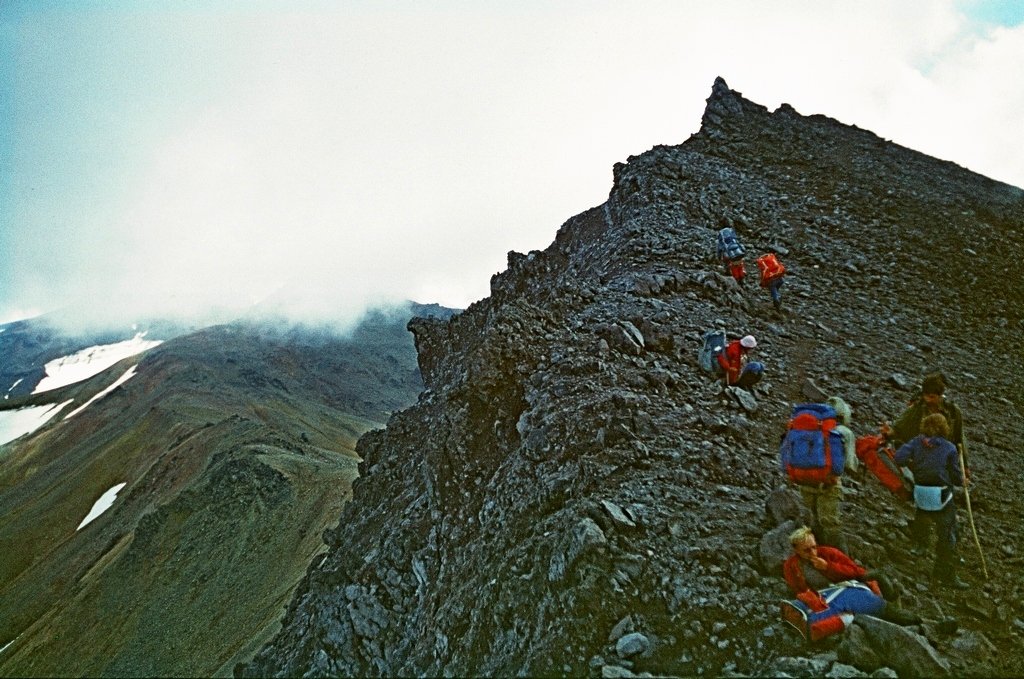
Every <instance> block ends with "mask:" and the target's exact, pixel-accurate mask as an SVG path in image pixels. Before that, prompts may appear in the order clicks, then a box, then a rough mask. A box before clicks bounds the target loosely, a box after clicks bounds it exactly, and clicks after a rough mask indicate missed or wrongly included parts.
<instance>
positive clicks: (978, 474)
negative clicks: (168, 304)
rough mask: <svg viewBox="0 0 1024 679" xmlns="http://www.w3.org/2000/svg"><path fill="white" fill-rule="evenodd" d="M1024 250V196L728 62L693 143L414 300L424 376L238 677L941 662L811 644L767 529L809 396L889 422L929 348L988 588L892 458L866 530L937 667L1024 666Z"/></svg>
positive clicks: (853, 520) (688, 671) (859, 486)
mask: <svg viewBox="0 0 1024 679" xmlns="http://www.w3.org/2000/svg"><path fill="white" fill-rule="evenodd" d="M724 226H731V227H733V228H735V229H736V231H737V232H738V233H739V235H740V237H741V239H742V240H743V241H744V243H745V244H746V246H747V250H748V267H751V266H752V259H753V255H756V254H760V253H762V252H767V251H774V252H777V253H779V255H780V258H781V259H782V260H783V262H784V263H785V264H786V266H787V267H788V270H789V275H788V276H787V279H786V283H785V285H784V287H783V310H782V311H775V310H774V309H773V308H772V305H771V303H770V300H769V297H768V294H767V292H766V291H765V290H763V289H760V288H758V287H757V286H756V284H754V285H751V284H748V285H747V286H746V287H740V286H738V285H736V284H735V282H734V281H733V280H732V279H731V278H729V277H728V276H727V275H724V274H725V272H724V270H723V269H722V267H721V265H720V264H719V263H718V261H717V260H716V259H715V255H714V241H715V234H716V232H717V231H718V230H719V229H720V228H722V227H724ZM1022 248H1024V191H1021V190H1020V189H1018V188H1014V187H1011V186H1008V185H1006V184H1002V183H1000V182H997V181H993V180H991V179H988V178H986V177H983V176H980V175H978V174H975V173H973V172H970V171H968V170H966V169H964V168H962V167H959V166H957V165H955V164H953V163H950V162H944V161H940V160H937V159H934V158H931V157H928V156H926V155H923V154H921V153H918V152H915V151H913V150H910V149H907V148H904V147H901V146H899V145H897V144H894V143H892V142H889V141H886V140H884V139H881V138H879V137H878V136H876V135H874V134H872V133H871V132H868V131H865V130H861V129H857V128H856V127H851V126H848V125H844V124H841V123H839V122H837V121H835V120H832V119H830V118H827V117H824V116H820V115H814V116H802V115H800V114H798V113H797V112H796V111H794V110H793V108H792V107H790V106H788V105H783V106H781V107H780V108H779V109H778V110H776V111H771V112H770V111H768V110H767V109H766V108H764V107H762V106H760V105H757V104H755V103H753V102H751V101H748V100H746V99H744V98H743V97H742V96H741V94H740V93H738V92H736V91H733V90H731V89H730V88H729V87H728V86H727V85H726V83H725V82H724V81H722V80H721V79H719V80H717V81H716V82H715V84H714V87H713V89H712V93H711V96H710V98H709V99H708V104H707V109H706V111H705V114H704V117H703V121H702V126H701V129H700V131H699V132H698V133H697V134H695V135H693V136H692V137H691V138H690V139H688V140H687V141H686V142H684V143H682V144H680V145H677V146H658V147H655V148H653V149H651V150H650V151H647V152H646V153H643V154H641V155H638V156H634V157H631V158H629V159H628V162H626V163H624V164H617V165H616V166H615V168H614V182H613V186H612V188H611V191H610V193H609V196H608V200H607V201H606V202H605V203H604V204H603V205H600V206H597V207H595V208H592V209H589V210H587V211H585V212H582V213H581V214H579V215H577V216H575V217H573V218H571V219H569V220H568V221H567V222H566V223H565V224H564V225H563V226H562V227H561V228H560V229H559V230H558V232H557V234H556V235H555V239H554V242H553V243H552V244H551V245H550V246H549V247H548V248H547V249H545V250H543V251H535V252H531V253H529V254H525V255H524V254H518V253H510V254H509V261H508V268H507V269H506V270H505V271H503V272H501V273H499V274H496V275H495V276H494V277H493V278H492V280H491V295H490V296H489V297H488V298H486V299H484V300H482V301H480V302H478V303H476V304H474V305H472V306H471V307H470V308H469V309H467V310H466V311H465V312H463V313H461V314H459V315H456V316H454V317H452V318H450V319H414V320H413V321H412V322H410V324H409V328H410V329H411V330H412V332H413V334H414V335H415V340H416V347H417V351H418V356H419V366H420V370H421V373H422V375H423V379H424V383H425V387H426V389H425V391H423V393H422V394H421V395H420V396H419V401H418V403H416V405H414V406H412V407H410V408H408V409H406V410H403V411H401V412H399V413H397V414H395V415H393V416H392V417H391V418H390V420H389V421H388V426H387V428H386V429H384V430H378V431H373V432H370V433H368V434H366V435H364V436H363V437H362V438H361V439H360V440H359V443H358V445H357V452H358V453H359V455H360V456H361V458H362V461H361V462H360V465H359V472H360V478H359V479H357V480H356V481H355V482H354V485H353V489H354V493H353V499H352V501H351V502H350V503H348V504H347V505H346V506H345V508H344V509H343V510H342V512H341V517H340V521H338V522H337V527H336V528H333V529H331V530H329V531H327V532H326V533H325V539H326V542H327V547H326V552H325V553H324V554H323V555H322V557H319V558H318V559H317V560H316V561H315V563H313V564H312V565H311V566H310V568H309V570H308V573H307V574H306V576H305V578H304V579H303V580H302V581H301V583H300V584H299V585H298V587H297V589H296V590H295V595H294V597H293V598H292V600H291V603H290V604H289V606H288V611H287V614H286V615H285V617H284V619H283V621H282V627H281V629H280V631H279V632H278V633H277V634H276V636H274V638H273V639H272V641H270V642H269V643H268V644H267V645H266V646H265V647H263V649H262V650H261V651H260V652H259V653H258V654H257V655H256V657H255V659H254V660H253V661H252V662H251V663H248V664H245V665H240V666H239V667H237V668H236V674H238V675H241V676H259V675H277V676H322V675H350V676H351V675H355V676H360V675H392V676H412V675H419V676H422V675H428V676H456V675H503V676H512V675H530V676H543V675H561V674H571V675H575V676H586V675H590V676H630V674H631V673H637V674H640V673H644V672H649V673H653V674H656V675H664V674H669V675H685V676H692V675H697V674H704V675H731V676H738V675H744V674H751V675H765V674H771V675H780V674H789V675H790V676H795V675H794V673H797V674H796V675H800V673H803V674H807V673H809V674H810V675H816V676H822V675H825V674H826V672H829V671H835V672H861V673H862V675H863V676H867V674H866V673H867V672H872V671H875V670H877V669H879V668H881V667H885V666H888V667H890V668H895V669H896V670H897V671H898V672H899V674H900V675H901V676H914V675H915V674H920V673H924V672H925V671H924V670H921V669H920V667H919V666H917V665H914V664H913V658H909V657H908V654H909V651H908V650H906V649H903V650H900V648H898V649H897V650H896V651H893V652H890V653H885V652H882V651H880V650H879V649H878V648H877V647H876V648H875V649H874V650H872V647H871V645H870V644H869V643H868V642H867V641H865V637H864V634H863V632H858V633H856V634H855V633H854V632H856V631H857V630H858V629H859V628H857V627H856V626H855V627H854V628H851V630H850V631H849V633H848V634H846V635H844V637H843V639H842V641H839V642H835V643H833V644H832V646H830V647H828V648H826V649H821V648H815V647H805V646H804V645H803V644H802V642H800V641H799V640H798V639H797V637H796V635H795V634H793V633H792V632H791V631H789V630H787V629H784V628H783V627H782V625H781V624H780V623H779V622H778V611H777V605H776V602H777V601H778V600H779V599H781V598H785V597H787V596H788V593H787V590H786V588H785V586H784V584H783V582H782V579H781V577H780V576H779V574H778V572H777V571H775V570H774V569H773V568H772V565H771V563H769V562H768V561H767V560H766V559H765V556H764V554H763V548H762V539H763V538H764V536H765V535H766V534H768V533H770V532H771V531H773V530H775V529H777V526H778V524H779V523H780V520H779V517H778V516H776V515H775V513H773V512H771V511H767V510H766V504H768V499H769V496H770V495H771V494H772V492H773V490H775V489H777V488H778V487H779V486H780V485H782V478H781V476H780V473H779V471H778V465H777V450H778V441H779V437H780V435H781V434H782V432H783V431H784V430H785V427H786V421H787V417H788V415H789V412H790V408H791V406H792V405H793V404H794V403H797V402H801V401H805V400H807V399H808V398H809V396H811V395H815V394H817V391H819V390H820V392H823V393H825V394H835V395H840V396H842V397H843V398H845V399H846V400H847V401H848V402H849V403H850V404H851V405H852V407H853V410H854V422H853V429H854V430H855V432H857V433H858V434H866V433H870V432H873V431H875V430H876V428H877V424H878V423H879V422H881V421H882V420H885V419H891V418H892V417H894V416H895V415H896V414H898V413H899V412H900V411H901V410H902V408H903V407H904V406H905V404H906V403H907V401H908V399H909V398H911V396H912V390H913V389H914V387H915V386H916V385H917V383H918V382H919V380H920V378H921V376H923V375H924V374H926V373H929V372H932V371H942V372H943V373H945V375H946V376H947V378H948V381H949V384H950V388H949V390H948V392H947V396H948V397H950V398H952V399H953V400H954V401H956V402H958V403H959V404H960V405H961V407H962V408H963V410H964V413H965V420H966V436H967V439H968V445H969V450H970V460H971V467H972V474H973V481H974V484H975V488H974V495H975V497H976V504H975V507H974V512H975V515H976V519H977V527H978V532H979V534H980V540H981V544H982V546H983V548H984V549H985V550H986V553H987V557H988V570H989V572H990V577H991V580H990V581H988V582H986V580H985V578H984V576H983V574H982V571H981V568H980V562H979V557H978V553H977V551H976V550H975V549H974V546H973V544H972V542H971V539H970V537H969V535H970V534H969V529H968V528H967V523H966V520H964V517H963V515H962V516H961V546H960V554H961V555H962V556H963V558H964V560H965V562H966V566H965V567H964V568H963V569H962V570H963V573H962V577H963V578H964V579H966V580H967V581H968V582H969V583H970V584H971V585H972V589H971V590H970V591H969V592H967V593H960V592H956V593H950V592H944V591H941V590H932V589H929V587H928V582H927V579H926V578H925V579H923V578H922V573H927V571H928V570H929V569H930V567H931V562H930V556H926V557H915V556H913V555H911V554H910V552H909V551H908V544H907V532H906V530H907V521H908V519H909V518H910V516H911V515H912V509H911V507H909V506H908V505H906V504H902V503H901V502H899V501H898V500H896V498H894V497H893V496H892V495H889V494H888V493H887V491H885V490H884V489H883V488H882V487H881V486H880V485H879V484H878V482H877V481H874V480H873V479H872V478H870V477H868V476H865V477H854V478H849V479H847V480H846V482H845V486H846V492H845V501H844V503H843V506H842V510H843V515H844V520H845V523H846V530H847V534H848V542H849V549H850V552H851V554H852V555H853V556H854V557H855V558H856V559H857V560H858V561H860V562H862V563H865V564H868V565H870V566H876V567H877V566H884V567H887V568H889V569H891V570H892V572H893V574H894V576H895V578H896V580H897V581H898V582H899V583H900V584H901V585H903V588H904V590H905V592H906V594H905V596H904V601H903V604H904V606H905V607H906V608H908V609H910V610H913V611H916V612H918V613H919V614H920V615H921V616H922V617H923V618H924V619H925V622H924V623H923V624H922V625H920V626H918V627H917V628H915V630H914V631H915V632H917V633H918V634H919V637H920V639H921V641H922V644H923V645H924V646H926V647H928V649H930V650H929V653H932V654H934V656H935V658H934V661H935V663H937V664H935V665H933V666H930V667H931V669H929V670H928V673H930V674H936V673H938V674H941V673H946V672H949V673H955V674H957V675H961V676H964V675H978V676H980V675H991V674H1002V675H1005V674H1016V675H1019V674H1021V673H1024V659H1022V651H1021V649H1022V648H1024V639H1022V634H1024V604H1022V602H1024V591H1022V589H1024V579H1022V578H1021V577H1020V576H1021V572H1022V569H1021V564H1022V561H1024V553H1022V552H1021V550H1020V545H1021V544H1022V542H1021V533H1022V529H1021V518H1022V510H1024V501H1022V500H1021V498H1022V497H1024V494H1022V490H1024V487H1022V486H1024V479H1022V476H1021V474H1020V472H1019V469H1020V460H1019V442H1020V440H1021V437H1022V436H1024V431H1022V428H1021V424H1020V423H1021V413H1022V407H1024V402H1022V389H1021V386H1022V384H1024V369H1022V361H1021V353H1020V349H1019V338H1020V336H1021V334H1022V332H1024V277H1022V276H1021V275H1020V272H1019V270H1018V265H1017V263H1016V261H1015V260H1014V259H1013V258H1012V257H1011V256H1010V255H1011V254H1012V253H1017V252H1020V251H1021V250H1022ZM751 278H754V276H751ZM715 327H718V328H722V329H724V330H727V331H728V332H729V333H730V334H731V335H733V336H740V335H744V334H748V333H749V334H753V335H755V336H756V337H757V340H758V349H757V353H756V358H757V359H758V360H760V361H762V362H763V363H764V364H765V365H766V373H765V378H764V380H763V381H762V382H761V384H759V385H758V386H757V388H756V392H755V393H754V394H746V393H744V392H739V391H736V390H734V389H723V388H722V386H721V384H720V383H719V382H716V381H714V380H713V379H711V378H709V377H708V376H707V375H705V374H703V373H702V372H701V370H700V369H699V367H698V365H697V361H696V353H697V349H698V348H699V346H700V343H701V337H702V334H703V332H704V331H705V330H707V329H710V328H715ZM776 565H777V564H776ZM947 616H953V617H956V618H957V620H958V623H959V624H958V627H957V628H956V629H954V630H952V631H951V630H950V628H949V626H948V625H946V626H943V625H938V624H936V622H937V621H938V620H940V619H942V618H944V617H947ZM872 641H873V642H877V640H872ZM836 644H838V646H837V645H836ZM857 644H860V645H859V646H858V645H857ZM901 648H902V647H901ZM825 651H828V652H827V653H826V652H825ZM833 665H835V667H833ZM840 665H842V667H839V666H840ZM852 666H856V667H857V668H859V669H853V667H852ZM936 668H937V669H936ZM830 676H858V675H857V674H852V673H851V674H834V675H830Z"/></svg>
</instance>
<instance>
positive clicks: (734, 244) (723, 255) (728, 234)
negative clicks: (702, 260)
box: [717, 226, 747, 262]
mask: <svg viewBox="0 0 1024 679" xmlns="http://www.w3.org/2000/svg"><path fill="white" fill-rule="evenodd" d="M717 250H718V258H719V259H726V260H729V261H730V262H731V261H733V260H737V259H743V256H744V255H746V254H747V251H746V250H745V249H744V248H743V244H742V243H740V239H739V237H738V236H737V235H736V230H735V229H733V228H730V227H728V226H727V227H725V228H724V229H722V230H721V231H719V232H718V248H717Z"/></svg>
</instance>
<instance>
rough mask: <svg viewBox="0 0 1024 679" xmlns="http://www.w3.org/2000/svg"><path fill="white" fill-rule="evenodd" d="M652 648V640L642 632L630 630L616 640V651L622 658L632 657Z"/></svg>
mask: <svg viewBox="0 0 1024 679" xmlns="http://www.w3.org/2000/svg"><path fill="white" fill-rule="evenodd" d="M650 648H651V640H650V639H648V638H647V637H646V636H645V635H643V634H641V633H640V632H630V633H629V634H626V635H624V636H622V637H620V638H619V640H618V641H616V642H615V652H616V653H618V654H619V657H620V658H631V657H633V656H634V655H640V654H642V653H646V652H647V651H649V650H650Z"/></svg>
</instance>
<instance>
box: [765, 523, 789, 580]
mask: <svg viewBox="0 0 1024 679" xmlns="http://www.w3.org/2000/svg"><path fill="white" fill-rule="evenodd" d="M797 527H798V526H797V524H796V522H795V521H792V520H787V521H784V522H782V523H780V524H779V525H778V526H776V527H775V528H773V529H772V530H770V531H768V532H767V533H765V534H764V535H763V536H762V537H761V543H760V544H759V545H758V548H757V558H758V562H759V563H760V564H761V571H762V572H763V573H766V574H768V575H781V574H782V563H783V562H784V561H785V560H786V559H787V558H789V555H790V554H792V553H793V548H792V546H791V545H790V544H789V536H790V534H791V533H792V532H793V531H794V530H796V529H797Z"/></svg>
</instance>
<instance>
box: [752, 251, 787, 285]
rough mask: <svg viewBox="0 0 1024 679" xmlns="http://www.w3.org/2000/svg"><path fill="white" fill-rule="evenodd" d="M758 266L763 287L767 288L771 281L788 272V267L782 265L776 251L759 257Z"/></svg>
mask: <svg viewBox="0 0 1024 679" xmlns="http://www.w3.org/2000/svg"><path fill="white" fill-rule="evenodd" d="M757 268H758V270H759V271H760V272H761V287H762V288H767V287H768V284H769V283H771V282H772V281H774V280H775V279H776V278H780V277H782V276H784V275H785V274H786V267H784V266H783V265H782V262H780V261H779V259H778V257H776V256H775V253H774V252H769V253H768V254H767V255H761V256H760V257H758V258H757Z"/></svg>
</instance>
